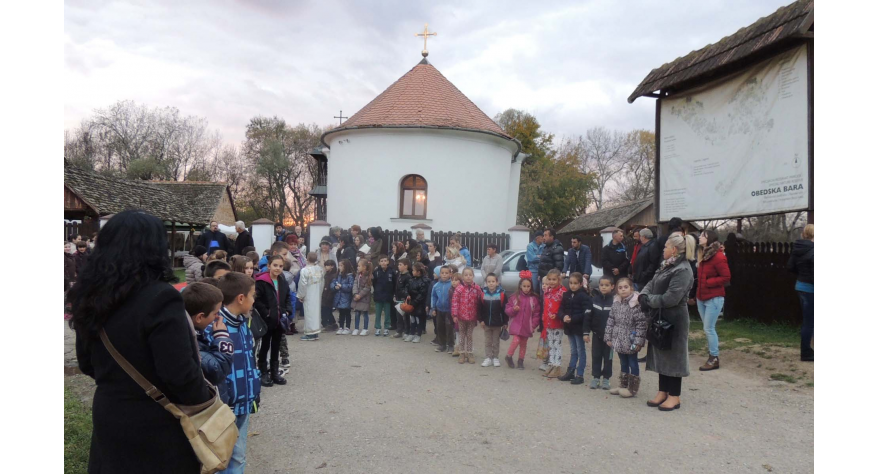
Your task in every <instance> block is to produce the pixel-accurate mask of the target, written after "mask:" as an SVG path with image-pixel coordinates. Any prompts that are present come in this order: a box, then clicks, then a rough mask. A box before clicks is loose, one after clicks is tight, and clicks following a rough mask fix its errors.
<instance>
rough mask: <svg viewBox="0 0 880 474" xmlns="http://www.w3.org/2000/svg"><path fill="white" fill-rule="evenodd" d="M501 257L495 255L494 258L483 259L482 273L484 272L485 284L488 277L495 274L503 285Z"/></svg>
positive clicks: (486, 257)
mask: <svg viewBox="0 0 880 474" xmlns="http://www.w3.org/2000/svg"><path fill="white" fill-rule="evenodd" d="M501 264H502V262H501V255H498V254H497V253H496V254H495V256H494V257H490V256H488V255H486V256H485V257H483V264H482V265H481V266H480V271H481V272H483V282H485V281H486V275H488V274H490V273H494V274H495V277H496V279H497V280H498V283H501Z"/></svg>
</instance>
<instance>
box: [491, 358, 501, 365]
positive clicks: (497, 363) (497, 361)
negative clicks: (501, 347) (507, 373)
mask: <svg viewBox="0 0 880 474" xmlns="http://www.w3.org/2000/svg"><path fill="white" fill-rule="evenodd" d="M492 365H494V366H495V367H501V361H500V360H498V358H497V357H496V358H494V359H492Z"/></svg>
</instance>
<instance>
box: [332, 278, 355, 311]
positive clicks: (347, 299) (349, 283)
mask: <svg viewBox="0 0 880 474" xmlns="http://www.w3.org/2000/svg"><path fill="white" fill-rule="evenodd" d="M336 285H339V289H337V290H336V296H334V297H333V307H334V308H337V309H349V308H351V300H352V295H351V290H352V288H354V275H352V274H351V273H349V274H348V275H343V274H341V273H340V274H339V275H336V278H335V279H334V280H333V288H336Z"/></svg>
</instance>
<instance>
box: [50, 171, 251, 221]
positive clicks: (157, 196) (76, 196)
mask: <svg viewBox="0 0 880 474" xmlns="http://www.w3.org/2000/svg"><path fill="white" fill-rule="evenodd" d="M127 209H141V210H143V211H145V212H147V213H149V214H152V215H154V216H156V217H158V218H159V219H162V220H163V221H164V222H165V226H166V227H167V228H168V229H169V230H170V231H172V232H176V231H183V232H187V231H189V230H191V229H195V230H197V231H200V230H201V229H203V228H204V227H205V226H207V225H208V224H209V223H210V222H211V221H217V222H218V223H220V224H225V225H228V226H232V225H234V224H235V221H236V213H235V204H234V203H233V201H232V195H231V194H230V192H229V186H227V185H226V184H225V183H207V182H201V181H182V182H178V181H134V180H129V179H121V178H111V177H107V176H103V175H100V174H97V173H92V172H88V171H83V170H79V169H75V168H70V167H65V168H64V219H67V220H80V221H84V222H86V221H88V222H92V223H93V225H95V227H96V224H97V221H98V220H99V219H100V218H101V217H102V216H107V215H110V214H115V213H117V212H122V211H124V210H127ZM172 224H173V225H172Z"/></svg>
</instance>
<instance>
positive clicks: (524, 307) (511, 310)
mask: <svg viewBox="0 0 880 474" xmlns="http://www.w3.org/2000/svg"><path fill="white" fill-rule="evenodd" d="M505 310H506V312H507V315H508V316H509V317H510V321H509V322H508V324H509V331H510V336H511V339H512V341H510V348H509V349H507V357H505V358H504V360H506V361H507V366H508V367H510V368H511V369H512V368H513V353H514V352H516V348H517V347H519V362H517V364H516V368H517V369H520V370H523V369H525V366H524V365H523V359H525V358H526V345H527V344H528V342H529V338H530V337H531V336H532V333H534V332H535V329H537V327H538V324H539V323H540V321H541V300H540V298H539V297H538V294H537V293H535V292H533V291H532V280H531V279H530V278H522V279H520V281H519V289H518V290H517V292H516V293H514V295H513V296H512V297H511V298H510V299H509V300H507V307H506V308H505Z"/></svg>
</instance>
